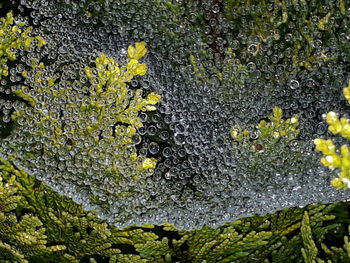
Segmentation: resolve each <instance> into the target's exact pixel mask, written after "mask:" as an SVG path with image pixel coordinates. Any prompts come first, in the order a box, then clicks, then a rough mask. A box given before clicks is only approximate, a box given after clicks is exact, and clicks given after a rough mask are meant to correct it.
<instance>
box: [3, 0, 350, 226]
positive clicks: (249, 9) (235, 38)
mask: <svg viewBox="0 0 350 263" xmlns="http://www.w3.org/2000/svg"><path fill="white" fill-rule="evenodd" d="M228 2H230V1H224V0H219V1H209V0H205V1H201V3H199V1H198V2H197V1H174V3H173V7H171V6H169V3H167V1H164V2H162V1H146V2H145V1H141V0H132V1H126V2H123V1H107V0H106V1H104V2H103V3H99V2H98V1H96V2H94V1H73V0H72V1H70V0H65V1H63V0H62V1H61V0H56V1H45V0H43V1H38V0H30V1H27V0H21V1H20V4H19V5H18V4H15V3H14V4H13V9H14V13H15V14H16V19H17V20H18V21H25V22H27V23H28V24H30V25H33V31H32V34H33V35H41V36H42V37H43V38H44V39H45V40H46V42H47V44H46V45H45V46H43V47H41V48H38V47H35V46H33V47H32V48H31V49H30V50H29V51H24V50H19V51H18V58H19V60H18V61H16V63H15V65H14V66H13V68H12V69H11V71H10V76H9V77H8V78H4V79H2V80H1V82H0V107H1V117H2V122H1V126H2V129H1V133H0V135H1V138H2V139H1V143H0V145H1V148H2V149H6V152H3V153H2V154H1V155H2V157H5V158H6V157H8V156H11V155H12V154H14V153H13V152H12V151H13V150H11V147H8V145H16V144H18V145H20V147H19V149H20V150H18V152H17V153H16V156H18V158H16V160H15V162H16V164H17V165H18V166H19V167H21V168H23V169H25V170H26V171H28V172H29V173H31V174H34V175H35V176H37V178H38V179H40V180H42V181H45V182H46V183H47V184H49V185H50V186H51V187H52V188H53V189H54V190H55V191H57V192H58V193H60V194H62V195H66V196H69V197H71V198H72V199H73V200H74V201H76V202H77V203H79V204H82V205H83V206H84V208H85V209H88V210H91V209H96V210H97V211H98V215H99V216H100V217H101V218H103V219H106V220H108V221H109V222H110V223H112V224H114V225H116V226H118V227H125V226H128V225H132V224H161V223H163V222H169V223H173V224H175V226H176V227H178V228H186V229H190V228H200V227H202V226H203V225H205V224H207V225H210V226H217V225H220V224H223V223H225V222H228V221H232V220H234V219H236V218H240V217H243V216H249V215H252V214H256V213H260V214H264V213H269V212H275V211H276V210H278V209H282V208H286V207H291V206H303V205H306V204H308V203H310V202H332V201H335V200H340V199H344V196H345V193H337V194H334V192H333V190H332V189H330V187H329V186H328V181H327V180H329V173H327V171H326V169H323V168H322V167H321V166H320V165H319V156H318V155H316V154H315V153H313V151H312V139H313V138H316V137H322V136H328V135H329V134H328V133H327V126H326V125H325V123H324V120H323V119H322V117H321V116H322V114H324V113H325V112H327V111H330V110H334V111H337V112H347V111H348V108H347V105H346V102H345V100H344V99H343V98H342V96H341V89H342V88H343V87H344V85H345V83H346V81H347V79H348V78H349V50H350V48H349V46H347V45H349V44H348V43H349V41H350V39H349V38H350V37H349V27H348V26H346V25H348V24H349V20H350V15H349V13H350V12H349V10H345V11H346V13H345V15H344V14H342V13H341V12H340V11H339V10H338V6H337V3H338V1H333V0H332V1H327V3H328V4H327V5H322V4H321V5H320V6H321V7H317V3H316V2H317V1H310V3H309V4H305V3H304V4H303V3H297V4H296V6H294V4H292V3H290V2H291V1H282V2H286V3H287V4H286V5H287V6H286V8H287V10H288V19H287V22H285V23H284V24H282V25H281V26H280V27H278V28H273V27H271V25H270V24H268V23H266V21H268V19H267V18H266V16H269V15H271V16H276V18H275V19H276V23H277V22H278V19H280V18H279V17H278V15H277V14H281V10H280V9H281V6H280V5H277V4H275V1H273V0H271V1H265V2H267V4H266V5H261V4H260V5H259V4H258V5H247V6H246V5H244V4H241V6H242V7H240V8H238V7H230V6H228ZM297 2H299V1H297ZM320 2H322V1H320ZM329 12H333V13H334V15H333V16H332V18H331V19H330V20H329V21H328V23H327V24H326V26H325V27H326V28H325V29H323V30H322V29H319V28H318V23H319V21H320V19H321V18H323V17H325V16H326V15H327V14H328V13H329ZM304 13H308V14H309V15H308V16H307V18H308V19H309V24H308V25H309V26H306V25H305V24H303V21H305V19H304V18H303V17H302V14H304ZM259 19H260V20H259ZM259 21H263V22H261V24H260V25H258V24H259ZM264 21H265V23H264ZM254 28H259V30H253V29H254ZM303 36H304V37H305V36H309V37H311V38H312V39H313V42H312V47H310V50H311V51H310V50H308V48H307V45H306V44H305V43H306V41H305V39H303ZM139 41H145V42H146V43H147V49H148V53H147V55H146V56H145V58H144V59H143V63H145V64H147V75H145V76H139V77H137V78H135V79H134V80H133V81H132V82H131V83H130V84H128V85H129V88H130V89H131V90H136V89H142V90H143V92H144V93H145V94H147V93H150V92H155V93H157V94H160V95H161V97H162V99H161V102H160V103H159V104H158V105H157V110H156V111H152V112H141V113H140V114H139V118H140V119H141V120H142V122H143V126H142V127H140V128H138V130H137V135H136V136H134V137H133V141H132V144H133V147H134V148H133V149H134V150H135V149H136V152H137V155H139V156H142V157H145V158H155V159H157V166H156V168H155V170H154V173H152V174H149V175H147V176H146V179H145V180H144V181H142V182H143V183H142V184H135V183H132V184H131V183H130V182H129V181H123V182H120V183H119V184H114V183H113V182H112V181H111V180H110V179H108V178H107V177H105V176H104V169H107V167H108V165H109V162H110V160H111V155H113V154H114V153H115V149H114V148H113V145H108V144H104V143H101V145H97V146H96V147H95V148H94V151H92V152H91V153H89V155H88V156H87V155H83V154H81V153H80V152H79V147H78V148H77V149H74V148H73V149H72V147H69V146H70V142H71V141H72V140H74V141H79V142H80V144H81V146H82V148H83V147H88V146H89V145H90V144H91V145H92V144H93V142H92V141H91V138H92V137H93V135H91V136H85V137H84V136H83V137H81V138H77V137H76V135H74V133H70V132H67V133H65V134H64V136H62V138H61V140H62V141H61V144H62V145H65V146H66V147H59V148H55V145H54V144H50V142H49V140H47V138H49V137H50V136H51V135H52V134H50V132H49V129H48V130H46V131H45V130H38V128H37V127H36V126H35V121H36V118H38V117H37V116H36V115H35V114H33V112H34V111H32V110H31V109H30V105H28V103H27V102H26V101H24V100H22V99H19V98H18V97H16V96H15V95H14V94H13V93H12V92H11V87H12V89H15V88H14V87H18V85H25V86H27V88H26V89H25V93H28V94H31V95H32V96H36V98H37V99H38V100H39V101H43V102H45V103H44V104H45V105H46V107H45V109H40V108H39V109H36V110H42V111H43V112H45V114H48V115H50V116H54V117H55V118H57V120H58V122H59V121H60V122H64V121H65V119H66V123H65V125H66V126H68V127H66V129H67V131H68V130H72V129H71V128H72V127H69V125H73V126H74V125H76V124H77V123H82V120H83V118H85V117H86V116H80V115H79V114H78V111H77V110H76V109H75V107H74V105H76V104H78V105H79V103H82V102H81V100H82V98H84V96H83V94H87V93H88V92H89V91H88V90H87V87H88V85H86V84H87V81H88V80H87V78H86V75H85V74H84V66H86V65H88V66H92V65H93V63H94V60H95V58H96V57H97V56H98V55H99V54H100V53H101V52H103V53H105V54H106V55H107V56H111V57H113V58H114V59H115V60H116V61H118V63H119V64H123V63H125V60H126V57H127V47H128V45H131V44H133V43H135V42H139ZM303 41H304V42H303ZM297 43H302V44H303V45H305V47H302V48H300V49H299V50H298V51H297V53H295V47H296V45H297ZM310 45H311V44H310ZM309 51H310V52H311V54H312V55H313V56H314V57H315V58H316V59H314V60H313V62H312V63H311V64H310V65H306V64H304V65H302V63H303V62H305V61H308V59H309V57H310V54H309ZM191 56H192V57H193V58H194V60H193V61H195V64H196V65H194V63H193V61H192V63H191V62H190V59H189V58H190V57H191ZM318 57H321V58H323V59H319V60H317V58H318ZM326 58H329V60H327V59H326ZM32 59H36V60H38V61H43V63H44V64H45V65H46V66H45V68H44V69H41V71H42V72H43V73H42V78H43V79H45V78H47V77H48V76H50V77H57V79H58V81H57V83H56V84H55V85H54V86H53V88H57V89H58V90H63V89H68V90H70V92H66V93H65V95H64V96H61V97H53V96H51V97H50V96H48V94H43V93H42V92H41V85H45V84H47V83H45V81H43V82H41V83H40V84H35V85H34V84H32V82H34V77H32V78H31V77H29V78H26V79H23V77H21V73H22V72H23V71H24V70H29V71H30V72H32V76H34V75H35V70H31V69H30V64H31V61H32ZM195 68H197V69H199V71H198V70H196V69H195ZM201 69H202V71H201ZM198 72H202V73H198ZM29 75H30V74H29ZM41 105H43V103H42V104H41ZM274 106H278V107H280V108H281V109H283V111H284V113H285V118H287V117H291V116H292V115H294V114H299V115H300V118H299V119H300V130H301V133H300V136H299V140H298V141H295V142H293V143H292V144H291V145H282V146H279V147H276V151H275V152H274V153H273V154H272V155H271V156H267V157H266V156H265V159H264V158H261V160H263V161H255V160H254V158H256V156H257V155H256V153H255V152H251V151H250V150H248V149H250V148H249V147H244V146H242V145H239V144H238V143H235V142H233V141H232V138H230V133H229V131H230V129H231V128H232V127H233V126H234V125H240V126H241V127H244V128H247V129H248V130H249V131H250V132H251V134H252V135H251V138H250V142H251V143H252V144H254V140H255V139H256V136H258V133H256V125H257V124H258V122H259V121H260V120H262V119H264V118H266V117H267V116H268V115H270V114H271V112H272V108H273V107H274ZM19 110H24V111H26V113H27V116H31V117H32V118H31V119H28V118H27V119H25V118H22V119H19V120H18V124H19V125H20V127H13V123H12V122H11V114H12V113H13V112H14V111H19ZM79 118H80V119H79ZM89 118H90V119H89V120H88V121H92V122H94V121H97V116H89ZM107 118H108V117H107ZM68 120H70V121H71V123H69V122H68ZM102 122H108V120H102ZM3 127H5V128H6V129H5V128H3ZM74 128H76V129H78V128H79V127H74ZM16 129H17V131H16ZM20 131H22V133H21V132H20ZM23 131H26V133H25V134H26V135H25V136H24V135H23V134H24V133H23ZM104 133H105V134H106V136H108V135H109V134H111V133H113V128H112V127H111V128H109V129H106V130H104V131H103V132H102V133H101V134H99V136H102V137H103V136H104ZM28 134H29V135H28ZM41 149H49V150H50V152H54V153H56V154H57V155H56V156H59V157H58V159H57V158H56V159H55V158H53V157H52V156H47V155H42V156H39V157H38V156H37V155H36V156H35V157H36V158H31V155H30V153H31V152H33V151H36V152H37V151H40V150H41ZM291 152H298V153H300V155H299V158H300V162H299V163H296V161H295V160H293V159H292V158H290V157H288V156H294V155H290V153H291ZM263 154H264V153H262V155H260V157H261V156H263ZM21 156H26V158H21ZM125 158H127V157H125ZM259 160H260V159H259ZM252 163H255V165H256V164H257V165H258V169H255V170H254V174H252V169H251V166H252ZM123 169H124V173H128V172H130V173H131V171H130V169H131V167H124V168H123ZM128 169H129V170H128ZM120 189H124V190H125V189H129V190H130V189H131V190H132V191H133V192H134V193H135V194H134V195H132V197H130V198H128V197H123V198H121V197H120V195H119V194H120V192H121V190H120ZM131 190H130V191H131ZM310 193H313V194H310ZM91 195H93V196H95V197H97V199H98V200H99V203H96V202H95V203H94V202H92V201H91V198H90V196H91Z"/></svg>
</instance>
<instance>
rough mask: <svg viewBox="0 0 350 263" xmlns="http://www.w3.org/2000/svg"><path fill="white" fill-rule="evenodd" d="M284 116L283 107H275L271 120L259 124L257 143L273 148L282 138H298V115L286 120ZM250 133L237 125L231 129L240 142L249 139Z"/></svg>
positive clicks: (287, 139) (288, 139) (287, 140)
mask: <svg viewBox="0 0 350 263" xmlns="http://www.w3.org/2000/svg"><path fill="white" fill-rule="evenodd" d="M282 116H283V111H282V109H280V108H278V107H275V108H274V109H273V114H272V115H270V116H269V117H268V118H269V120H270V122H266V121H265V120H262V121H261V122H260V123H259V124H258V126H257V128H258V138H257V139H256V140H255V144H261V145H263V146H264V148H265V147H266V146H268V148H270V149H271V147H272V146H274V145H275V144H276V143H277V142H279V141H281V140H283V141H284V142H289V141H291V140H294V139H296V138H297V136H298V134H299V132H300V131H299V130H298V129H297V127H298V125H299V122H298V116H297V115H295V116H293V117H292V118H290V119H286V120H284V119H283V118H282ZM249 135H250V133H249V132H248V131H247V130H243V129H242V128H241V127H239V126H237V125H236V126H234V127H233V128H232V129H231V136H232V138H233V139H234V140H237V141H239V142H241V141H248V139H249Z"/></svg>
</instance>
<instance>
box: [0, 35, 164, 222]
mask: <svg viewBox="0 0 350 263" xmlns="http://www.w3.org/2000/svg"><path fill="white" fill-rule="evenodd" d="M145 54H146V43H145V42H141V43H136V44H135V48H134V47H133V46H129V49H128V63H127V65H126V66H123V67H119V66H118V64H117V63H116V61H115V60H114V59H113V58H109V57H106V56H105V55H104V54H103V53H101V54H100V55H99V56H98V57H97V58H96V61H95V66H93V67H88V66H85V68H84V73H85V75H86V76H85V78H86V79H87V84H86V85H83V84H82V83H81V82H80V83H77V82H73V81H62V80H61V79H59V77H58V76H56V75H53V74H51V75H49V74H47V76H44V72H45V71H47V68H45V66H44V65H43V63H40V64H34V65H32V71H30V72H27V71H23V72H22V75H23V76H24V78H25V79H27V80H30V81H31V82H30V84H29V86H24V85H18V86H13V87H12V92H13V93H14V94H15V95H17V96H18V97H20V98H22V99H23V100H25V101H27V102H28V104H29V105H28V106H23V108H21V109H17V110H15V111H14V112H13V113H12V115H11V117H12V120H13V123H14V125H15V128H14V131H13V134H12V135H11V136H9V137H8V138H7V139H5V140H4V141H3V142H2V148H1V151H2V155H3V156H6V157H7V158H8V159H12V160H13V161H14V163H16V165H18V166H19V167H23V168H24V169H25V170H26V171H28V172H29V173H30V174H32V175H35V176H36V177H37V178H39V179H41V180H43V181H45V182H47V183H48V185H50V186H52V187H53V188H54V189H56V190H57V191H63V193H64V194H66V195H69V196H70V197H73V199H74V200H75V201H76V202H78V203H84V205H85V207H86V208H87V209H89V210H90V209H91V207H94V206H95V205H102V207H103V209H104V211H106V212H105V213H108V214H111V211H113V214H115V213H116V212H120V213H123V212H122V211H124V212H126V213H128V212H127V211H133V210H134V209H136V208H135V207H134V206H133V205H132V200H133V199H136V198H137V197H138V195H137V192H136V191H137V190H136V191H135V187H136V186H137V185H140V186H141V187H143V186H144V185H145V184H146V180H145V179H146V177H147V176H150V175H151V174H152V173H153V171H154V168H155V166H156V160H155V159H153V158H145V157H142V156H138V155H137V153H136V148H135V146H134V142H133V140H135V137H137V134H136V129H137V128H140V127H142V122H141V119H140V117H139V116H138V115H139V113H140V112H142V111H153V110H155V109H156V107H155V106H154V105H155V104H157V103H158V102H159V100H160V96H159V95H157V94H155V93H149V94H148V95H147V96H145V98H143V97H142V90H141V89H136V90H131V89H129V88H128V86H127V83H129V82H131V81H132V79H133V78H134V77H135V76H139V75H141V76H142V75H145V74H146V71H147V68H146V65H145V64H141V63H139V59H141V58H142V57H143V56H144V55H145ZM62 101H66V102H65V103H62ZM21 137H22V138H23V139H24V141H22V139H21ZM28 143H29V144H28ZM29 148H30V149H31V150H30V151H28V150H26V149H29ZM76 168H78V170H75V169H76ZM62 178H63V180H62ZM99 182H104V183H105V184H108V187H107V188H105V189H103V191H101V189H99V188H98V187H97V185H98V184H99ZM70 183H73V185H74V184H77V185H78V188H80V189H77V188H76V187H77V186H73V185H70ZM77 193H78V194H77ZM101 213H102V212H101ZM113 214H112V215H113ZM104 216H106V215H104Z"/></svg>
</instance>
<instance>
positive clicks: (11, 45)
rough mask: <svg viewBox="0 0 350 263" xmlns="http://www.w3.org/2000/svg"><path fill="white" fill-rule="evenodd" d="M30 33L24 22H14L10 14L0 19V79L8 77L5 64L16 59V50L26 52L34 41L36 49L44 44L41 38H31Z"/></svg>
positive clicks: (30, 29)
mask: <svg viewBox="0 0 350 263" xmlns="http://www.w3.org/2000/svg"><path fill="white" fill-rule="evenodd" d="M31 31H32V27H27V26H26V25H25V23H24V22H18V21H15V20H14V17H13V14H12V13H8V14H7V15H6V17H1V18H0V79H1V78H2V77H6V76H8V74H9V72H8V71H9V68H8V66H7V62H8V61H9V60H12V61H13V60H15V59H16V50H18V49H26V50H28V49H29V48H30V47H31V44H32V42H33V41H34V40H36V41H37V46H38V47H41V46H42V45H44V44H45V40H44V39H43V38H42V37H40V36H34V37H31V36H30V33H31Z"/></svg>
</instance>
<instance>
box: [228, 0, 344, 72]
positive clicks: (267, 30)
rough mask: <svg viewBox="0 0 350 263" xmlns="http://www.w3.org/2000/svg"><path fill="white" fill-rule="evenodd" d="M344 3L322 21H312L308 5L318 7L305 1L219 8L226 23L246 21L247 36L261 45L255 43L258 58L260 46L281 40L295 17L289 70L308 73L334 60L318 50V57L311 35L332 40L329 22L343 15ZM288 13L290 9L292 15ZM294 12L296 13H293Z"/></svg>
mask: <svg viewBox="0 0 350 263" xmlns="http://www.w3.org/2000/svg"><path fill="white" fill-rule="evenodd" d="M345 2H346V1H344V0H340V1H339V4H338V8H335V9H334V10H331V11H329V12H328V13H327V14H326V15H324V16H323V17H318V18H317V20H316V21H314V20H313V19H314V16H312V14H313V12H311V10H312V9H313V8H312V5H313V4H316V5H317V4H318V3H317V1H311V0H310V1H306V0H293V1H289V0H278V1H277V0H276V1H268V0H248V1H246V0H224V1H223V6H224V10H225V15H226V18H227V19H228V20H232V21H236V20H235V19H236V17H235V15H236V16H237V15H238V16H240V15H242V14H244V15H243V16H245V17H248V18H249V23H250V26H249V29H248V30H249V32H248V34H249V35H250V36H258V37H259V38H260V39H261V41H262V42H259V43H256V48H257V51H256V52H255V53H254V55H256V54H258V51H259V49H260V48H261V45H262V44H263V43H265V42H267V41H268V39H273V40H275V41H279V40H282V38H284V37H285V36H284V34H285V33H284V30H285V25H287V24H288V23H289V22H290V20H291V19H292V17H293V15H295V14H297V16H298V23H296V30H295V33H294V35H295V36H296V35H298V36H299V37H298V38H295V39H293V40H292V41H291V43H290V45H291V47H292V50H293V52H292V53H293V54H292V58H291V59H292V62H293V66H296V67H305V68H307V69H309V70H310V69H312V67H313V66H312V64H313V63H322V62H327V61H330V60H334V59H335V57H334V56H329V55H328V54H327V52H326V50H325V49H324V50H322V52H320V53H319V54H317V53H316V52H315V40H314V36H313V35H315V32H320V31H321V32H322V31H323V32H326V33H327V34H330V35H332V36H334V37H335V36H336V34H335V32H333V31H332V30H331V28H330V26H329V25H330V24H331V20H332V19H334V18H335V17H336V16H337V15H338V13H340V15H341V16H345V15H346V4H345ZM292 9H294V10H293V11H292ZM296 10H297V11H296ZM238 21H239V20H238Z"/></svg>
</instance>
